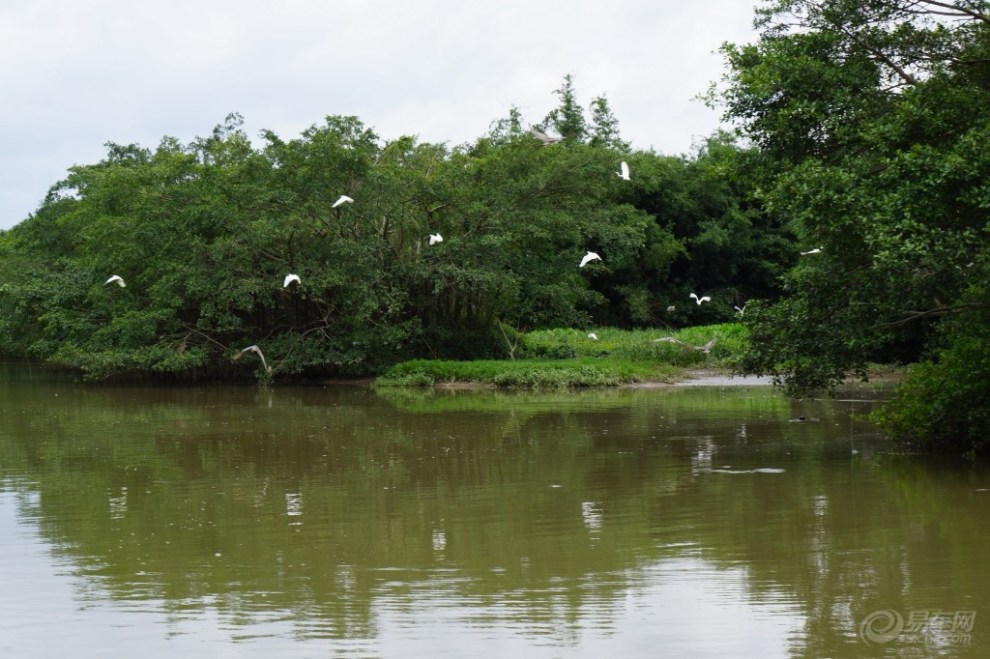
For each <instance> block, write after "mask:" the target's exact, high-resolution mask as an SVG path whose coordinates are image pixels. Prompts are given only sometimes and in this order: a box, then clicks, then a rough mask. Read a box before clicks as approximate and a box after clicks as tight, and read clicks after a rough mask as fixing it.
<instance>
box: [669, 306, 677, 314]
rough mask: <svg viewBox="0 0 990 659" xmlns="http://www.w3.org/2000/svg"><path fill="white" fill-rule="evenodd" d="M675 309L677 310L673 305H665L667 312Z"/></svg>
mask: <svg viewBox="0 0 990 659" xmlns="http://www.w3.org/2000/svg"><path fill="white" fill-rule="evenodd" d="M675 311H677V307H675V306H674V305H670V306H669V307H667V313H673V312H675Z"/></svg>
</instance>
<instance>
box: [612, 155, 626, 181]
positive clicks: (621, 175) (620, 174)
mask: <svg viewBox="0 0 990 659" xmlns="http://www.w3.org/2000/svg"><path fill="white" fill-rule="evenodd" d="M615 175H616V176H618V177H619V178H621V179H622V180H623V181H628V180H629V164H628V163H626V161H625V160H623V161H622V162H621V163H619V171H617V172H616V173H615Z"/></svg>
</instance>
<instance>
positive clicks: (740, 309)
mask: <svg viewBox="0 0 990 659" xmlns="http://www.w3.org/2000/svg"><path fill="white" fill-rule="evenodd" d="M732 308H733V309H735V310H736V313H737V314H739V315H740V316H741V315H743V314H744V313H746V305H745V304H744V305H742V307H737V306H736V305H732Z"/></svg>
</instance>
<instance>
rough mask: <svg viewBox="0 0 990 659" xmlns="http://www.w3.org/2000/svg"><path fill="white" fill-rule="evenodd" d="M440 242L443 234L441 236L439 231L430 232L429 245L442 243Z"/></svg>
mask: <svg viewBox="0 0 990 659" xmlns="http://www.w3.org/2000/svg"><path fill="white" fill-rule="evenodd" d="M442 242H443V236H441V235H440V234H439V233H431V234H430V244H431V245H436V244H437V243H442Z"/></svg>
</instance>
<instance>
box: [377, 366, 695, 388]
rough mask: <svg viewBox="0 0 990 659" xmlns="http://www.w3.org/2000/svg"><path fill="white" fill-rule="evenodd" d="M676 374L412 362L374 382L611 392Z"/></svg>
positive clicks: (650, 369)
mask: <svg viewBox="0 0 990 659" xmlns="http://www.w3.org/2000/svg"><path fill="white" fill-rule="evenodd" d="M674 373H675V369H673V368H671V367H669V366H666V365H661V364H646V363H643V362H632V361H624V360H617V359H609V360H601V359H594V358H578V359H572V360H525V361H522V360H517V361H500V360H487V361H486V360H478V361H444V360H421V359H419V360H412V361H408V362H402V363H400V364H396V365H395V366H393V367H392V368H391V369H389V370H388V371H387V372H385V373H383V374H382V375H380V376H379V377H378V378H377V379H376V380H375V386H377V387H409V386H433V385H436V384H442V383H473V384H476V385H477V384H482V385H485V384H487V385H493V386H496V387H517V388H534V389H561V388H566V387H613V386H616V385H619V384H623V383H630V382H639V381H643V380H662V379H665V378H670V377H672V376H673V375H674Z"/></svg>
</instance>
